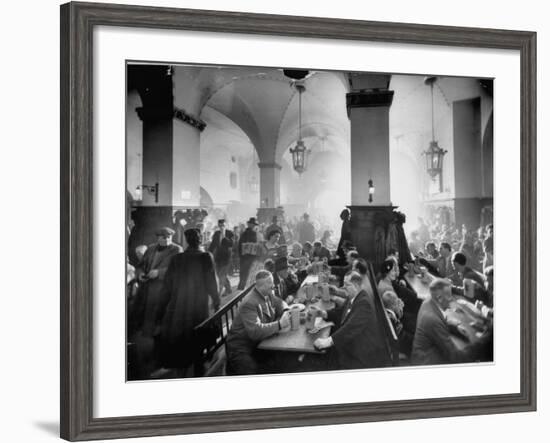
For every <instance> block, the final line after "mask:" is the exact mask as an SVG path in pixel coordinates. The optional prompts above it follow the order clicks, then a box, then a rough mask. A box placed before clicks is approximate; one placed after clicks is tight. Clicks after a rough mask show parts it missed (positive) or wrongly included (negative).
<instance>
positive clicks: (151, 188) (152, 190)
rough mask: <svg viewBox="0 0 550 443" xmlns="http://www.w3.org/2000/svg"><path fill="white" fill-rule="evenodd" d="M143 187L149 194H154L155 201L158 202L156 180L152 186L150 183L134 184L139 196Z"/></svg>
mask: <svg viewBox="0 0 550 443" xmlns="http://www.w3.org/2000/svg"><path fill="white" fill-rule="evenodd" d="M142 189H145V190H146V191H149V194H151V195H154V196H155V203H158V202H159V184H158V182H157V183H155V184H154V185H153V186H151V185H139V186H136V193H137V194H138V195H139V196H141V190H142Z"/></svg>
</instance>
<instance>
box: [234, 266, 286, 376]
mask: <svg viewBox="0 0 550 443" xmlns="http://www.w3.org/2000/svg"><path fill="white" fill-rule="evenodd" d="M273 286H274V283H273V276H272V275H271V273H270V272H269V271H265V270H262V271H258V273H257V274H256V283H255V286H254V289H253V290H252V291H251V292H249V293H248V294H247V295H246V296H245V298H244V300H243V301H242V303H241V305H240V306H239V312H238V313H237V316H236V317H235V320H234V321H233V324H232V325H231V329H230V330H229V333H228V334H227V341H226V349H227V374H228V375H246V374H258V373H261V371H262V367H261V366H262V365H261V361H260V359H259V357H258V355H257V352H256V351H257V350H256V348H257V346H258V344H259V343H260V342H261V341H262V340H263V339H265V338H267V337H270V336H272V335H274V334H276V333H277V332H279V331H281V330H286V329H288V328H289V327H290V314H289V313H288V311H286V310H285V309H286V304H285V303H284V302H283V301H282V300H281V299H280V298H277V297H275V296H274V294H273Z"/></svg>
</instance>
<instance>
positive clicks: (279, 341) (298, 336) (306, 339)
mask: <svg viewBox="0 0 550 443" xmlns="http://www.w3.org/2000/svg"><path fill="white" fill-rule="evenodd" d="M330 329H331V328H330V327H327V328H324V329H321V330H320V331H319V332H318V333H316V334H310V333H309V332H307V331H306V325H305V324H300V326H299V327H298V329H296V330H295V331H292V330H288V331H281V332H279V333H278V334H275V335H272V336H271V337H268V338H266V339H264V340H262V341H261V342H260V344H259V345H258V349H263V350H268V351H285V352H301V353H312V354H322V353H323V351H318V350H317V349H315V347H314V346H313V342H314V341H315V340H316V339H318V338H320V337H322V338H326V337H328V336H329V335H330Z"/></svg>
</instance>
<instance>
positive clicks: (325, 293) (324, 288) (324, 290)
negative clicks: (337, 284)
mask: <svg viewBox="0 0 550 443" xmlns="http://www.w3.org/2000/svg"><path fill="white" fill-rule="evenodd" d="M319 290H320V291H319V292H320V293H321V300H323V302H324V303H328V302H330V292H329V290H328V284H327V283H323V284H322V285H320V286H319Z"/></svg>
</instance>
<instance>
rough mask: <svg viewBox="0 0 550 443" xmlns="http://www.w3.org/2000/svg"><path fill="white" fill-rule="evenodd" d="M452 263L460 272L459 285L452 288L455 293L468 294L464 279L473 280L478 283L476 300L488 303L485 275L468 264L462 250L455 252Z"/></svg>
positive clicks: (475, 294)
mask: <svg viewBox="0 0 550 443" xmlns="http://www.w3.org/2000/svg"><path fill="white" fill-rule="evenodd" d="M451 263H452V265H453V268H454V269H455V270H456V271H457V272H458V280H456V283H457V285H456V286H453V288H452V291H453V293H454V294H457V295H465V296H466V295H467V294H466V292H467V291H465V289H464V280H466V279H469V280H473V281H474V282H475V283H476V284H475V285H474V290H473V295H474V300H481V301H483V302H484V303H486V302H487V297H486V295H485V289H484V288H485V276H484V275H483V274H481V273H480V272H478V271H476V270H474V269H472V268H470V267H469V266H467V265H466V264H467V258H466V255H464V254H463V253H462V252H455V253H454V254H453V256H452V259H451Z"/></svg>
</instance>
